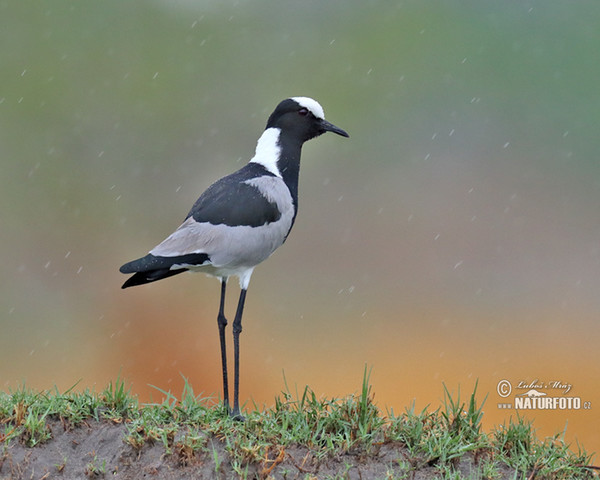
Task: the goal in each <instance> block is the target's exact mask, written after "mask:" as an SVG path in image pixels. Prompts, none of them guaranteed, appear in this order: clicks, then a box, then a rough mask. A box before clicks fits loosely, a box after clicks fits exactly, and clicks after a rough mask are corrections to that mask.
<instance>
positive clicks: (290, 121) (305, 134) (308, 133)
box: [267, 98, 349, 142]
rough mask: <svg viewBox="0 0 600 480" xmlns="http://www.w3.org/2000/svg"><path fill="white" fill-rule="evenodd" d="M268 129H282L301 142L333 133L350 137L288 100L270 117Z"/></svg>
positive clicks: (278, 106) (293, 101)
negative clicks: (326, 133)
mask: <svg viewBox="0 0 600 480" xmlns="http://www.w3.org/2000/svg"><path fill="white" fill-rule="evenodd" d="M267 128H280V129H281V131H282V132H284V133H285V134H287V135H290V136H294V137H296V138H297V139H298V140H300V141H301V142H306V141H307V140H310V139H311V138H314V137H318V136H319V135H322V134H323V133H325V132H333V133H337V134H338V135H341V136H343V137H348V136H349V135H348V134H347V133H346V132H345V131H344V130H342V129H341V128H338V127H336V126H335V125H333V124H331V123H329V122H328V121H326V120H324V119H322V118H317V117H315V116H314V115H313V113H312V112H311V111H310V110H309V109H308V108H306V107H303V106H302V105H300V104H298V102H296V101H295V100H292V99H291V98H288V99H287V100H284V101H283V102H281V103H280V104H279V105H277V108H276V109H275V111H274V112H273V113H272V114H271V116H270V117H269V120H268V122H267Z"/></svg>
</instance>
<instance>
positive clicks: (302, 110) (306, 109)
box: [298, 108, 308, 117]
mask: <svg viewBox="0 0 600 480" xmlns="http://www.w3.org/2000/svg"><path fill="white" fill-rule="evenodd" d="M298 114H299V115H302V116H303V117H305V116H306V115H308V108H301V109H300V110H298Z"/></svg>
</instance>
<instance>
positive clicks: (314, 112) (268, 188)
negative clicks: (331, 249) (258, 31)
mask: <svg viewBox="0 0 600 480" xmlns="http://www.w3.org/2000/svg"><path fill="white" fill-rule="evenodd" d="M325 132H334V133H337V134H338V135H341V136H343V137H348V136H349V135H348V134H347V133H346V132H345V131H344V130H342V129H341V128H338V127H336V126H335V125H332V124H331V123H329V122H327V121H326V120H325V115H324V113H323V108H322V107H321V105H319V103H318V102H316V101H315V100H313V99H312V98H307V97H293V98H288V99H286V100H283V101H282V102H281V103H280V104H279V105H277V108H276V109H275V111H274V112H273V113H272V114H271V116H270V117H269V120H268V121H267V127H266V129H265V131H264V132H263V134H262V135H261V137H260V138H259V139H258V143H257V145H256V153H255V155H254V157H253V158H252V159H251V160H250V162H249V163H248V164H246V165H245V166H244V167H242V168H241V169H239V170H238V171H237V172H234V173H232V174H231V175H228V176H226V177H224V178H222V179H220V180H218V181H217V182H215V183H214V184H212V185H211V186H210V187H208V189H207V190H206V191H205V192H204V193H203V194H202V195H201V196H200V198H198V200H196V203H195V204H194V206H193V207H192V209H191V210H190V212H189V213H188V215H187V217H186V218H185V221H184V222H183V224H182V225H181V226H180V227H179V228H178V229H177V230H175V232H173V233H172V234H171V235H170V236H169V237H168V238H167V239H166V240H164V241H163V242H162V243H160V244H159V245H158V246H156V247H154V248H153V249H152V250H150V253H149V254H148V255H146V256H145V257H142V258H139V259H137V260H133V261H132V262H129V263H126V264H125V265H123V266H122V267H121V268H120V271H121V272H122V273H133V274H134V275H133V276H131V277H130V278H129V279H128V280H127V281H126V282H125V283H124V284H123V287H122V288H127V287H133V286H135V285H142V284H144V283H150V282H154V281H156V280H161V279H163V278H167V277H171V276H173V275H177V274H179V273H182V272H185V271H192V272H204V273H206V274H208V275H211V276H214V277H217V278H218V279H220V281H221V300H220V304H219V313H218V316H217V323H218V326H219V339H220V342H221V363H222V367H223V396H224V399H223V401H224V403H225V406H226V408H227V411H228V412H229V414H230V415H231V416H232V417H233V418H237V419H241V418H242V416H241V413H240V406H239V355H240V350H239V337H240V333H241V331H242V313H243V311H244V302H245V299H246V291H247V289H248V284H249V282H250V276H251V275H252V272H253V270H254V267H256V265H258V264H259V263H260V262H262V261H263V260H266V259H267V258H268V257H269V256H270V255H271V254H272V253H273V252H274V251H275V249H277V247H279V246H280V245H281V244H283V242H284V241H285V239H286V238H287V236H288V234H289V233H290V230H291V229H292V226H293V225H294V220H295V218H296V213H297V211H298V173H299V169H300V153H301V150H302V144H303V143H304V142H306V141H307V140H310V139H311V138H315V137H318V136H319V135H321V134H323V133H325ZM230 276H237V277H238V278H239V282H240V288H241V292H240V298H239V301H238V306H237V311H236V314H235V319H234V321H233V348H234V369H235V372H234V375H235V376H234V384H233V385H234V390H233V392H234V393H233V410H231V408H230V405H229V387H228V381H227V355H226V350H225V326H226V325H227V319H226V318H225V313H224V307H225V288H226V284H227V279H228V278H229V277H230Z"/></svg>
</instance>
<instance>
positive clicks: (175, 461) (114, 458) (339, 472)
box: [0, 420, 508, 480]
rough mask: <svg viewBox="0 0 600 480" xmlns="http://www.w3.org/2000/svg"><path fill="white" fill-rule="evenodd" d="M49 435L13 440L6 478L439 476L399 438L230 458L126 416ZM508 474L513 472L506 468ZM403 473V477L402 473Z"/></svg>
mask: <svg viewBox="0 0 600 480" xmlns="http://www.w3.org/2000/svg"><path fill="white" fill-rule="evenodd" d="M48 428H49V429H50V430H51V434H52V438H51V439H50V440H49V441H47V442H45V443H43V444H39V445H38V446H36V447H33V448H32V447H27V446H25V445H23V444H22V443H19V442H12V443H11V445H10V446H8V447H6V446H5V447H4V449H3V451H2V453H1V454H0V478H2V479H15V480H20V479H23V480H24V479H37V480H39V479H44V480H45V479H54V478H61V479H82V478H103V477H107V478H108V477H110V478H117V479H156V480H163V479H164V480H167V479H168V480H171V479H173V480H175V479H178V480H179V479H205V478H206V479H214V478H223V479H225V478H269V477H271V478H285V479H295V478H299V479H304V478H326V477H329V478H332V477H343V478H350V479H354V478H356V479H375V478H412V479H416V480H425V479H431V478H437V477H438V476H439V473H440V472H439V470H438V469H437V468H435V467H434V466H430V465H413V464H411V463H410V460H409V459H410V457H409V455H408V452H407V451H406V447H404V446H403V445H401V444H398V443H386V444H382V445H378V446H376V447H374V448H373V449H372V451H370V452H365V451H354V452H352V451H351V452H346V453H344V454H339V455H336V456H333V457H331V456H326V457H324V458H318V457H317V456H316V455H315V453H313V452H311V451H310V450H309V449H308V448H306V447H300V446H293V447H287V448H285V449H283V448H274V449H272V451H269V452H268V454H267V455H266V456H265V458H264V459H263V460H262V461H260V462H248V463H241V462H239V461H236V460H234V459H232V457H231V456H230V455H229V453H228V451H227V448H226V445H225V444H224V443H223V442H222V441H220V440H219V439H218V438H216V437H212V438H210V439H209V441H208V442H207V447H206V448H204V449H201V450H196V451H192V450H190V449H188V448H186V447H185V443H184V442H180V441H179V440H178V438H177V437H176V438H174V439H172V440H171V441H170V442H168V443H167V444H168V445H169V447H168V448H166V447H165V445H164V444H163V443H162V442H154V443H150V444H146V445H144V446H143V447H142V448H140V449H136V448H134V447H132V446H131V445H129V444H128V443H127V442H126V441H125V435H126V432H127V429H126V427H125V426H124V425H123V424H119V423H114V422H110V421H86V422H84V423H83V424H81V425H79V426H78V427H76V428H72V429H71V428H68V425H65V424H64V423H62V422H60V421H58V420H53V421H50V422H49V423H48ZM474 462H475V458H474V457H473V456H472V455H465V456H463V457H462V458H461V460H460V463H459V464H457V465H455V468H456V469H457V470H460V471H462V472H463V473H464V474H465V476H468V475H469V472H470V470H471V468H472V466H473V464H474ZM505 473H506V474H507V475H508V472H505ZM405 475H406V477H405Z"/></svg>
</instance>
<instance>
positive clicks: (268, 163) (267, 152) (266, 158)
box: [250, 99, 318, 178]
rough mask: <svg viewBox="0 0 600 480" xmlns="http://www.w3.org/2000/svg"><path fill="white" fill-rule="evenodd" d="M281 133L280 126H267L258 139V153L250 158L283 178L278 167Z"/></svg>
mask: <svg viewBox="0 0 600 480" xmlns="http://www.w3.org/2000/svg"><path fill="white" fill-rule="evenodd" d="M309 100H310V99H309ZM313 101H314V100H313ZM317 105H318V104H317ZM306 108H308V107H306ZM280 133H281V130H280V129H279V128H267V129H266V130H265V131H264V132H263V134H262V135H261V136H260V138H259V139H258V142H257V143H256V153H255V154H254V157H252V160H250V161H251V162H255V163H260V164H261V165H262V166H263V167H265V168H266V169H267V170H268V171H269V172H271V173H272V174H273V175H276V176H278V177H279V178H281V173H280V172H279V168H277V161H278V160H279V153H280V151H281V148H280V147H279V134H280Z"/></svg>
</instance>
